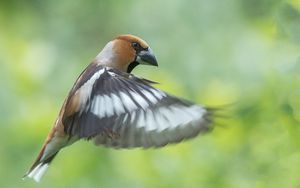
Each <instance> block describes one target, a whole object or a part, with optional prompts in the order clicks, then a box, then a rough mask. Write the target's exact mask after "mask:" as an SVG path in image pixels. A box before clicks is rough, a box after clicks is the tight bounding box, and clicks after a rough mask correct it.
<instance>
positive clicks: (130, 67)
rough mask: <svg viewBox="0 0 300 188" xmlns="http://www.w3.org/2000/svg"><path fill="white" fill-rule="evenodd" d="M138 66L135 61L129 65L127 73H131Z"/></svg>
mask: <svg viewBox="0 0 300 188" xmlns="http://www.w3.org/2000/svg"><path fill="white" fill-rule="evenodd" d="M138 65H139V62H137V61H134V62H132V63H130V64H129V65H128V68H127V73H131V71H132V70H133V69H134V68H135V67H136V66H138Z"/></svg>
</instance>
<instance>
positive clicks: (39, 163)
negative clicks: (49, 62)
mask: <svg viewBox="0 0 300 188" xmlns="http://www.w3.org/2000/svg"><path fill="white" fill-rule="evenodd" d="M138 65H152V66H158V63H157V60H156V57H155V55H154V52H153V50H152V49H151V48H150V47H149V45H148V44H147V43H146V42H145V41H144V40H143V39H141V38H139V37H137V36H134V35H130V34H123V35H119V36H116V37H114V38H113V39H112V40H111V41H109V42H108V43H107V44H106V45H105V46H104V48H103V49H102V50H101V51H100V53H99V54H98V55H97V56H96V57H95V58H94V60H93V61H92V62H91V63H90V64H89V65H88V66H87V67H86V68H85V69H84V70H83V72H82V73H81V74H80V75H79V77H78V78H77V80H76V81H75V83H74V85H73V87H72V89H71V90H70V91H69V94H68V95H67V97H66V99H65V100H64V102H63V105H62V107H61V110H60V112H59V115H58V117H57V119H56V121H55V123H54V126H53V128H52V129H51V131H50V132H49V134H48V136H47V138H46V140H45V142H44V144H43V146H42V148H41V150H40V152H39V154H38V156H37V158H36V160H35V162H34V163H33V165H32V166H31V167H30V168H29V170H28V171H27V173H26V174H25V175H24V178H26V177H28V178H32V179H33V180H35V181H36V182H39V181H40V180H41V178H42V176H43V175H44V174H45V172H46V170H47V168H48V167H49V165H50V164H51V162H52V161H53V159H54V158H55V156H56V155H57V154H58V153H59V152H60V151H61V150H62V149H63V148H65V147H67V146H70V145H71V144H73V143H74V142H76V141H79V140H88V141H92V142H93V143H94V144H95V145H96V146H104V147H109V148H118V149H129V148H144V149H147V148H159V147H163V146H166V145H167V144H172V143H179V142H181V141H183V140H187V139H190V138H194V137H196V136H197V135H199V134H200V133H205V132H208V131H209V130H211V129H212V128H213V117H214V113H213V109H212V108H209V107H205V106H203V105H198V104H195V103H193V102H190V101H189V100H186V99H181V98H178V97H175V96H173V95H171V94H168V93H166V92H164V91H162V90H160V89H157V88H155V87H154V85H155V84H157V82H154V81H151V80H148V79H145V78H140V77H138V76H135V75H133V74H132V70H133V69H134V68H135V67H136V66H138Z"/></svg>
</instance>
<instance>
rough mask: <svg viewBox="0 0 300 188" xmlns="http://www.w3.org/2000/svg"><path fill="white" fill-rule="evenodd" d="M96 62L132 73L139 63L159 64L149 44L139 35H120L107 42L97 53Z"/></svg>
mask: <svg viewBox="0 0 300 188" xmlns="http://www.w3.org/2000/svg"><path fill="white" fill-rule="evenodd" d="M95 63H97V64H99V65H105V66H108V67H113V68H116V69H119V70H121V71H125V72H128V73H130V72H131V71H132V70H133V69H134V68H135V67H136V66H137V65H139V64H146V65H153V66H157V61H156V58H155V56H154V54H153V51H152V50H151V48H150V47H149V45H148V44H147V43H146V42H145V41H144V40H142V39H140V38H139V37H136V36H133V35H120V36H117V37H116V38H114V39H113V40H112V41H110V42H109V43H107V44H106V46H105V47H104V48H103V50H102V51H101V52H100V53H99V54H98V55H97V57H96V59H95Z"/></svg>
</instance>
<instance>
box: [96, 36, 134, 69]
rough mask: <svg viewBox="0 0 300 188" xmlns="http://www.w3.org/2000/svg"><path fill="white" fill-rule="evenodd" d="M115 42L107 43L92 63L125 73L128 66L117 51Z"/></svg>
mask: <svg viewBox="0 0 300 188" xmlns="http://www.w3.org/2000/svg"><path fill="white" fill-rule="evenodd" d="M115 42H116V41H110V42H109V43H107V44H106V45H105V47H104V48H103V49H102V51H101V52H100V53H99V54H98V55H97V56H96V58H95V59H94V61H93V63H96V64H97V65H101V66H107V67H112V68H115V69H118V70H120V71H124V72H126V71H127V67H128V65H127V63H126V62H125V61H126V60H125V59H124V58H123V57H122V53H120V52H118V51H117V48H116V47H115V45H116V44H115Z"/></svg>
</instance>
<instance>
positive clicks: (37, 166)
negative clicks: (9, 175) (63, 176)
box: [23, 142, 61, 182]
mask: <svg viewBox="0 0 300 188" xmlns="http://www.w3.org/2000/svg"><path fill="white" fill-rule="evenodd" d="M48 144H49V143H47V142H46V143H45V144H44V146H43V147H42V149H41V151H40V153H39V155H38V157H37V158H36V160H35V162H34V163H33V165H32V166H31V167H30V169H29V170H28V172H27V173H26V174H25V175H24V176H23V179H25V178H27V177H28V178H32V179H34V180H35V181H36V182H39V181H40V180H41V178H42V177H43V175H44V174H45V172H46V170H47V168H48V167H49V165H50V163H51V162H52V160H53V159H54V158H55V156H56V155H57V153H58V152H59V150H60V148H61V147H59V148H56V149H55V150H52V151H51V152H49V146H48Z"/></svg>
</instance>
